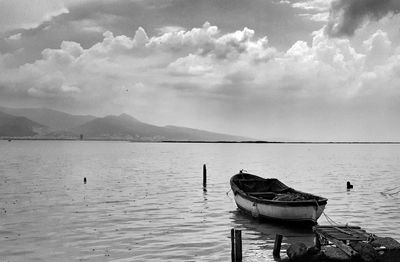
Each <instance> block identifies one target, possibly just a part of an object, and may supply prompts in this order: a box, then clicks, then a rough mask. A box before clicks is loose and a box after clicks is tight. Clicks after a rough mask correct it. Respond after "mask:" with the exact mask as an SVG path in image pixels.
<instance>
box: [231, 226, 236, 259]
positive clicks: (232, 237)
mask: <svg viewBox="0 0 400 262" xmlns="http://www.w3.org/2000/svg"><path fill="white" fill-rule="evenodd" d="M231 261H232V262H235V229H234V228H232V229H231Z"/></svg>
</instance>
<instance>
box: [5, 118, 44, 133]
mask: <svg viewBox="0 0 400 262" xmlns="http://www.w3.org/2000/svg"><path fill="white" fill-rule="evenodd" d="M44 132H46V127H45V126H43V125H41V124H39V123H36V122H34V121H31V120H29V119H28V118H26V117H19V116H12V115H9V114H6V113H3V112H0V136H3V137H31V136H35V135H38V134H41V133H44Z"/></svg>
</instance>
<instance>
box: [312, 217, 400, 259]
mask: <svg viewBox="0 0 400 262" xmlns="http://www.w3.org/2000/svg"><path fill="white" fill-rule="evenodd" d="M313 229H314V232H315V234H316V236H315V237H316V241H315V243H316V247H317V248H319V249H320V250H321V251H322V252H324V254H325V256H326V258H327V261H329V259H332V261H366V262H367V261H368V262H369V261H379V262H380V261H382V262H387V261H393V262H395V261H400V243H399V242H397V241H396V240H394V239H392V238H388V237H386V238H382V237H378V236H376V235H374V234H371V233H368V232H367V231H366V230H364V229H362V228H361V227H358V226H348V225H335V226H333V225H330V226H315V227H314V228H313Z"/></svg>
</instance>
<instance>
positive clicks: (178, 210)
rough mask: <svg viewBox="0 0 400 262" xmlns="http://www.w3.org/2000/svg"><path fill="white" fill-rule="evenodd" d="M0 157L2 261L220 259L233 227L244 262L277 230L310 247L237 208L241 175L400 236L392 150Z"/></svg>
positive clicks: (45, 145)
mask: <svg viewBox="0 0 400 262" xmlns="http://www.w3.org/2000/svg"><path fill="white" fill-rule="evenodd" d="M0 155H1V158H0V201H1V202H0V219H1V224H0V259H1V260H4V261H7V260H8V261H34V260H37V261H76V260H79V261H160V260H163V261H229V259H230V239H229V237H230V229H231V228H232V227H236V228H239V229H242V230H243V232H242V238H243V253H244V261H258V259H261V258H263V259H264V260H266V261H272V260H273V258H272V248H273V245H274V239H275V235H276V234H282V235H283V236H284V239H283V246H282V250H285V249H286V248H287V246H288V245H289V244H290V243H293V242H298V241H300V242H304V243H306V244H307V245H308V246H311V245H312V244H313V237H314V236H313V234H312V232H311V229H310V228H301V227H300V228H295V227H290V226H288V225H282V224H276V223H261V222H260V221H259V220H257V219H253V218H251V217H248V216H247V215H244V214H242V213H240V212H239V211H238V210H237V208H236V206H235V203H234V201H233V198H232V193H231V192H230V187H229V179H230V177H231V176H232V175H233V174H235V173H236V172H237V171H238V170H240V169H243V168H244V169H246V170H248V171H249V172H250V173H254V174H256V175H261V176H263V177H276V178H278V179H280V180H281V181H282V182H284V183H285V184H287V185H289V186H293V187H295V188H296V189H299V190H301V191H306V192H310V193H313V194H316V195H322V196H324V197H327V198H328V199H329V200H328V205H327V207H326V210H325V211H326V213H327V214H328V215H329V217H331V218H332V219H333V220H334V221H337V222H340V223H350V224H357V225H360V226H362V227H364V228H366V229H367V230H368V231H370V232H373V233H376V234H379V235H382V236H392V237H394V238H396V239H398V240H400V230H399V228H400V227H399V224H400V221H399V218H398V214H399V211H400V197H399V194H392V195H391V194H388V193H392V192H393V193H395V192H396V190H393V188H395V187H396V186H397V185H398V182H397V181H398V174H399V173H400V172H399V171H400V161H399V159H400V146H399V145H269V144H264V145H251V144H151V143H123V142H84V141H81V142H78V141H13V143H8V142H6V141H0ZM203 163H207V170H208V182H207V184H208V186H207V191H203V187H202V165H203ZM84 177H86V178H87V183H86V184H84V183H83V178H84ZM347 181H351V183H352V184H353V185H354V188H353V189H352V190H350V191H347V189H346V182H347ZM227 193H228V194H227ZM319 222H320V223H322V224H327V223H328V222H327V220H326V219H325V218H324V217H323V216H322V217H321V218H320V220H319Z"/></svg>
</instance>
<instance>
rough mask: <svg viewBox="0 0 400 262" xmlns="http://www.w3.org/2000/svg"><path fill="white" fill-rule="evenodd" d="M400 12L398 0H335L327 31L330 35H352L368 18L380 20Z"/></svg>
mask: <svg viewBox="0 0 400 262" xmlns="http://www.w3.org/2000/svg"><path fill="white" fill-rule="evenodd" d="M399 12H400V1H398V0H352V1H348V0H335V1H334V2H332V6H331V10H330V16H329V23H328V25H327V27H326V32H327V33H328V34H329V35H330V36H336V37H341V36H352V35H354V32H355V31H356V29H357V28H359V27H360V26H361V25H362V24H363V23H364V22H365V21H367V20H379V19H381V18H383V17H384V16H386V15H388V14H397V13H399Z"/></svg>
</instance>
